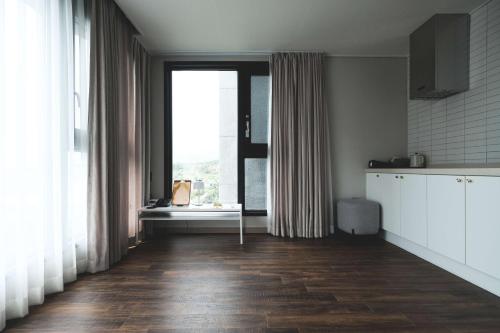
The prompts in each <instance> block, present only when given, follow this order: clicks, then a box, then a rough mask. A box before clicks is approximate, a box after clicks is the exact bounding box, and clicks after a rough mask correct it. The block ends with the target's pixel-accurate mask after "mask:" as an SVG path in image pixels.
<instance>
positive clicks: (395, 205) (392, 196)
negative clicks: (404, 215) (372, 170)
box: [366, 174, 401, 235]
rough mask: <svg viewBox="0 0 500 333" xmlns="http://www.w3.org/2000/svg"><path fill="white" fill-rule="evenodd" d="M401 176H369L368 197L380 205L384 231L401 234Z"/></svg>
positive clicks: (367, 179)
mask: <svg viewBox="0 0 500 333" xmlns="http://www.w3.org/2000/svg"><path fill="white" fill-rule="evenodd" d="M399 181H400V178H399V175H393V174H368V175H367V178H366V197H367V199H368V200H373V201H375V202H378V203H379V204H380V209H381V222H382V223H381V226H382V229H384V230H387V231H390V232H392V233H394V234H396V235H400V234H401V215H400V214H401V204H400V202H401V188H400V186H401V185H400V183H399Z"/></svg>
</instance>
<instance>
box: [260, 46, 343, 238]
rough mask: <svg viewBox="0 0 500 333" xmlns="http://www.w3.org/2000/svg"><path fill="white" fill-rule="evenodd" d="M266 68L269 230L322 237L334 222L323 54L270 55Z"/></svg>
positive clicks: (286, 234)
mask: <svg viewBox="0 0 500 333" xmlns="http://www.w3.org/2000/svg"><path fill="white" fill-rule="evenodd" d="M270 66H271V67H270V71H271V80H272V103H271V105H272V111H271V138H270V187H271V188H270V192H271V193H270V194H271V220H270V226H269V228H270V230H269V231H270V233H271V234H273V235H275V236H282V237H305V238H317V237H324V236H327V235H328V234H329V231H330V224H331V223H332V222H333V214H332V212H333V207H332V205H333V202H332V199H333V198H332V184H331V170H330V140H329V132H328V131H329V128H328V110H327V108H326V103H325V98H324V97H325V96H324V93H323V55H322V54H319V53H279V54H273V55H272V56H271V59H270Z"/></svg>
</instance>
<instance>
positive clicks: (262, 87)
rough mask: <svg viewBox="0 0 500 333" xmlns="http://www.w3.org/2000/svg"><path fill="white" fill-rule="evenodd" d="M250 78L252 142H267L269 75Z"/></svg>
mask: <svg viewBox="0 0 500 333" xmlns="http://www.w3.org/2000/svg"><path fill="white" fill-rule="evenodd" d="M250 80H251V81H250V86H251V88H250V89H251V91H250V100H251V102H250V108H251V109H250V111H251V120H252V124H251V126H250V127H251V138H252V143H267V124H268V114H269V113H268V112H269V111H268V108H269V76H252V77H251V79H250Z"/></svg>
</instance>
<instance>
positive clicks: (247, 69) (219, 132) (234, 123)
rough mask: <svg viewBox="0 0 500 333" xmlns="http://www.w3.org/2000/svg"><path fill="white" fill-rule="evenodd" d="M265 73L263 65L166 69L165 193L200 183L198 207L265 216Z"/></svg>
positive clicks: (184, 65)
mask: <svg viewBox="0 0 500 333" xmlns="http://www.w3.org/2000/svg"><path fill="white" fill-rule="evenodd" d="M268 109H269V69H268V63H266V62H258V63H257V62H238V63H234V62H231V63H228V62H209V63H199V62H195V63H186V62H174V63H166V64H165V111H166V112H165V141H166V144H165V180H166V183H165V187H166V188H165V192H166V197H167V198H170V196H171V186H172V182H173V180H191V181H192V182H194V181H198V180H199V181H202V182H203V184H204V190H203V191H201V192H198V193H193V195H192V198H194V201H195V202H200V203H213V202H221V203H236V202H240V203H242V204H243V207H244V213H245V215H265V214H266V213H267V209H266V207H267V197H266V193H267V141H268V133H267V132H268V130H267V127H268V117H269V112H268Z"/></svg>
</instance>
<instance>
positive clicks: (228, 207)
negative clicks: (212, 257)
mask: <svg viewBox="0 0 500 333" xmlns="http://www.w3.org/2000/svg"><path fill="white" fill-rule="evenodd" d="M146 220H147V221H187V220H191V221H222V220H231V221H239V222H240V244H243V212H242V208H241V204H225V205H222V207H214V206H213V205H201V206H194V205H190V206H170V207H157V208H152V209H149V208H146V207H142V208H140V209H138V210H137V225H136V229H135V230H136V233H135V242H136V244H138V243H139V224H140V222H141V221H146Z"/></svg>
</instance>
